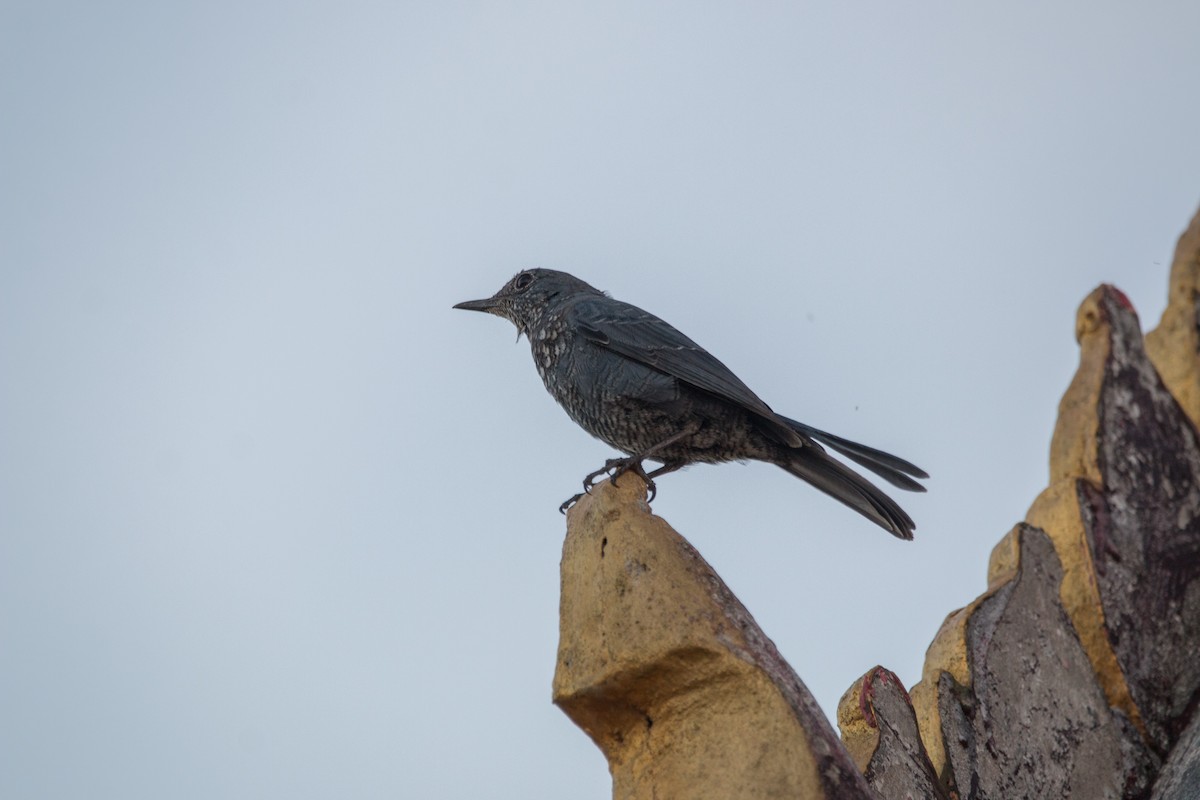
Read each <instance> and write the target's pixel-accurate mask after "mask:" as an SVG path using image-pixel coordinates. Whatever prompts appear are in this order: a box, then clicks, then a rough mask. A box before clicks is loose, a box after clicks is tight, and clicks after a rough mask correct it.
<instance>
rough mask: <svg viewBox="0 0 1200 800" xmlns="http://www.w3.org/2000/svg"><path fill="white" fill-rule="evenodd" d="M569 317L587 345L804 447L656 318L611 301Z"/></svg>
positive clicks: (592, 302)
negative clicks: (726, 405) (733, 408)
mask: <svg viewBox="0 0 1200 800" xmlns="http://www.w3.org/2000/svg"><path fill="white" fill-rule="evenodd" d="M568 314H569V315H570V318H571V322H572V323H573V324H572V328H573V329H574V330H575V331H577V332H579V333H580V334H581V335H583V336H584V337H585V338H586V339H587V340H588V341H590V342H592V343H594V344H596V345H598V346H600V347H603V348H605V349H606V350H610V351H612V352H614V353H618V354H620V355H622V356H624V357H625V358H628V359H630V360H633V361H637V362H638V363H641V364H645V365H646V366H648V367H651V368H652V369H656V370H658V371H659V372H662V373H664V374H666V375H670V376H671V377H673V378H676V379H677V380H680V381H684V382H685V383H688V384H691V385H692V386H694V387H696V388H698V389H702V390H704V391H706V392H709V393H710V394H714V395H716V396H717V397H720V398H721V399H723V400H727V401H728V402H730V403H734V404H736V405H739V406H742V407H743V408H745V409H747V410H748V411H751V412H753V413H754V414H757V415H758V416H760V417H762V418H763V419H764V420H765V421H766V422H768V423H769V424H770V427H771V428H772V429H773V430H775V431H776V432H777V433H778V434H779V435H780V437H781V439H782V440H783V441H785V442H787V443H788V444H790V445H792V446H793V447H798V446H800V445H802V444H805V443H806V442H805V441H804V439H803V438H802V436H801V435H800V434H799V433H797V432H796V431H794V430H792V429H791V428H790V427H788V426H787V425H785V424H783V423H782V422H781V421H780V420H779V418H778V416H776V414H775V412H774V411H772V410H771V407H770V406H768V405H767V404H766V403H764V402H763V401H762V399H760V398H759V396H758V395H756V394H755V393H754V392H752V391H751V390H750V387H749V386H747V385H746V384H744V383H742V381H741V379H740V378H738V376H736V375H734V374H733V372H732V371H730V369H729V367H727V366H725V365H724V364H722V363H721V362H720V361H718V360H717V359H716V358H715V357H714V356H713V355H712V354H711V353H709V352H708V351H707V350H705V349H704V348H703V347H701V346H700V345H698V344H696V343H695V342H693V341H692V340H691V339H689V338H688V337H686V336H684V335H683V334H682V333H680V332H679V331H678V330H676V329H675V328H674V327H672V326H671V325H670V324H668V323H666V322H664V321H663V320H661V319H659V318H658V317H656V316H654V315H653V314H651V313H649V312H647V311H643V310H642V309H640V308H638V307H637V306H632V305H629V304H628V303H622V302H621V301H619V300H613V299H612V298H609V297H589V298H585V299H583V300H580V301H578V302H576V303H574V304H573V305H572V307H571V308H570V309H569V311H568Z"/></svg>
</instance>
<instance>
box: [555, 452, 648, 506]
mask: <svg viewBox="0 0 1200 800" xmlns="http://www.w3.org/2000/svg"><path fill="white" fill-rule="evenodd" d="M626 472H632V473H633V474H634V475H637V476H638V477H639V478H641V479H642V480H643V481H645V482H646V490H647V491H648V492H649V493H650V495H649V497H647V498H646V502H647V503H648V502H650V501H651V500H653V499H654V498H655V496H656V495H657V494H658V487H657V486H655V485H654V480H653V479H652V478H651V477H650V476H649V475H647V474H646V470H645V468H644V467H642V460H641V459H640V458H638V457H636V456H629V457H628V458H610V459H608V460H607V461H605V462H604V466H603V467H601V468H600V469H598V470H596V471H595V472H591V473H588V476H587V477H586V478H584V479H583V491H582V492H580V493H579V494H577V495H572V496H571V497H568V498H567V499H566V500H564V501H563V504H562V505H561V506H559V507H558V510H559V512H560V513H563V514H566V513H567V509H568V508H570V507H571V506H573V505H575V504H576V503H577V502H579V498H581V497H583V496H584V494H591V493H592V487H593V486H595V485H596V483H597V481H598V480H599V479H600V478H601V477H602V476H608V479H609V480H610V481H611V482H612V485H613V486H616V485H617V478H619V477H621V476H622V475H624V474H625V473H626ZM609 473H612V474H611V475H610V474H609Z"/></svg>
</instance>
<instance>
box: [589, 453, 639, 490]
mask: <svg viewBox="0 0 1200 800" xmlns="http://www.w3.org/2000/svg"><path fill="white" fill-rule="evenodd" d="M628 464H629V459H628V458H610V459H609V460H608V461H605V462H604V466H603V467H601V468H600V469H598V470H596V471H595V472H589V473H588V474H587V477H586V478H584V479H583V491H585V492H587V493H588V494H591V493H592V487H593V486H595V485H596V481H597V480H598V479H599V478H600V477H601V476H607V475H608V473H610V472H612V471H613V470H614V469H615V470H617V472H616V473H614V477H615V476H616V475H620V474H621V473H622V472H623V471H624V470H627V469H629V466H628ZM614 485H615V481H614Z"/></svg>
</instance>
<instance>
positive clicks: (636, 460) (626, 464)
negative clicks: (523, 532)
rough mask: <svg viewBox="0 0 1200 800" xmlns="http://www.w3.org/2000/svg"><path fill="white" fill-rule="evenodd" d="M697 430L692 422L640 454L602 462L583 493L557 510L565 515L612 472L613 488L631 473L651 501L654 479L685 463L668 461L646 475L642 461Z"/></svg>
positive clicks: (591, 475) (695, 424)
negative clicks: (642, 483) (603, 476)
mask: <svg viewBox="0 0 1200 800" xmlns="http://www.w3.org/2000/svg"><path fill="white" fill-rule="evenodd" d="M699 429H700V423H698V422H693V423H692V424H690V425H688V426H686V427H685V428H683V429H682V430H680V431H677V432H675V433H673V434H671V435H670V436H668V437H667V438H666V439H663V440H662V441H661V442H659V443H657V444H655V445H652V446H650V447H648V448H646V449H645V450H643V451H642V452H640V453H635V454H634V455H631V456H626V457H625V458H610V459H608V460H607V461H605V462H604V466H603V467H601V468H600V469H598V470H596V471H595V472H592V473H589V474H588V476H587V477H586V478H584V479H583V492H581V493H579V494H577V495H574V496H572V497H569V498H567V499H566V500H565V501H563V504H562V505H561V506H559V507H558V510H559V511H561V512H562V513H563V514H565V513H567V509H568V508H570V507H571V506H573V505H575V503H576V502H578V500H579V498H581V497H583V495H584V493H587V494H591V491H592V486H594V485H595V484H596V480H597V479H598V478H599V477H600V476H601V475H606V474H608V473H609V472H610V471H611V472H612V476H611V477H610V478H609V480H610V481H612V485H613V486H616V485H617V478H619V477H621V476H622V475H624V474H625V473H626V472H632V473H633V474H634V475H637V476H638V477H639V478H641V479H642V480H643V481H645V482H646V491H647V492H649V497H647V498H646V502H650V501H652V500H653V499H654V498H655V497H656V496H657V495H658V487H657V486H655V485H654V478H655V477H657V476H659V475H666V474H667V473H668V472H674V471H675V470H677V469H679V468H681V467H684V466H686V465H687V462H686V461H668V462H666V463H665V464H663V465H662V466H661V467H659V468H658V469H656V470H654V471H653V472H649V473H647V472H646V469H645V467H643V466H642V461H644V460H645V459H647V458H652V457H653V456H654V454H655V453H657V452H659V451H660V450H662V449H663V448H664V447H669V446H671V445H673V444H675V443H676V442H678V441H679V440H681V439H686V438H687V437H689V436H691V435H692V434H694V433H695V432H696V431H698V430H699Z"/></svg>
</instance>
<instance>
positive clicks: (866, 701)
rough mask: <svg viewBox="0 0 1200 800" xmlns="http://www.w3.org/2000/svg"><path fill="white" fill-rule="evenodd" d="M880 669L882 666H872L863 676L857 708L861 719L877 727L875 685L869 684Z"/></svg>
mask: <svg viewBox="0 0 1200 800" xmlns="http://www.w3.org/2000/svg"><path fill="white" fill-rule="evenodd" d="M882 669H883V667H874V668H872V669H871V670H870V671H869V672H868V673H867V674H866V675H865V676H864V677H863V685H862V691H861V692H859V693H858V710H859V711H860V712H862V716H863V719H864V720H866V722H867V724H868V725H870V726H871V727H872V728H878V727H879V722H878V721H877V720H876V719H875V708H874V704H875V687H874V686H872V685H871V684H872V683H873V682H874V680H875V675H876V674H877V673H879V671H880V670H882Z"/></svg>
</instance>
